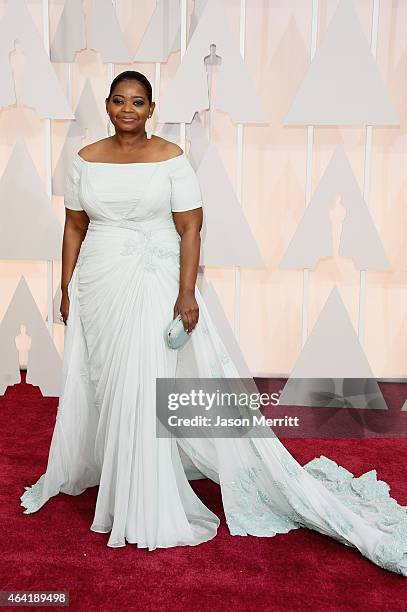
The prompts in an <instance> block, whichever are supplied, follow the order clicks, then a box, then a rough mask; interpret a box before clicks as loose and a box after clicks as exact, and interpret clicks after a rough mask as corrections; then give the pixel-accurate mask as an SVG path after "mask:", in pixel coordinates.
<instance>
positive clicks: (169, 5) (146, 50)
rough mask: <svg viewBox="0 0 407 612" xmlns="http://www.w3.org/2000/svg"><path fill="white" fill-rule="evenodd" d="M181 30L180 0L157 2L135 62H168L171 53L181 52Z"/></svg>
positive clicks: (161, 0)
mask: <svg viewBox="0 0 407 612" xmlns="http://www.w3.org/2000/svg"><path fill="white" fill-rule="evenodd" d="M179 30H180V5H179V0H157V4H156V7H155V10H154V13H153V14H152V16H151V19H150V21H149V23H148V25H147V28H146V30H145V32H144V35H143V37H142V39H141V41H140V44H139V45H138V47H137V51H136V53H135V56H134V59H133V62H160V63H165V62H168V59H169V55H170V53H174V52H175V51H178V50H179V46H180V45H179Z"/></svg>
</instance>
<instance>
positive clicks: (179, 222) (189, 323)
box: [173, 208, 203, 333]
mask: <svg viewBox="0 0 407 612" xmlns="http://www.w3.org/2000/svg"><path fill="white" fill-rule="evenodd" d="M173 218H174V223H175V227H176V228H177V232H178V234H179V235H180V236H181V245H180V280H179V293H178V298H177V301H176V302H175V306H174V318H175V317H176V316H177V315H178V314H180V315H181V317H182V321H183V323H184V329H185V331H187V332H188V333H190V332H191V331H192V330H193V329H194V327H195V325H196V324H197V323H198V319H199V307H198V303H197V301H196V299H195V283H196V278H197V275H198V266H199V256H200V251H201V235H200V231H201V228H202V222H203V210H202V208H196V209H194V210H188V211H186V212H173Z"/></svg>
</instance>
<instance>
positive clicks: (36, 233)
mask: <svg viewBox="0 0 407 612" xmlns="http://www.w3.org/2000/svg"><path fill="white" fill-rule="evenodd" d="M62 234H63V232H62V228H61V225H60V223H59V221H58V218H57V216H56V215H55V213H54V210H53V208H52V205H51V202H50V200H49V198H48V196H47V194H46V193H45V190H44V186H43V184H42V181H41V179H40V177H39V176H38V172H37V170H36V168H35V166H34V164H33V162H32V159H31V157H30V156H29V153H28V151H27V149H26V147H25V144H24V143H23V142H22V141H18V142H17V144H16V145H15V147H14V150H13V152H12V154H11V157H10V159H9V161H8V163H7V166H6V169H5V171H4V173H3V176H2V177H1V179H0V259H31V260H53V259H55V260H59V259H60V258H61V249H62Z"/></svg>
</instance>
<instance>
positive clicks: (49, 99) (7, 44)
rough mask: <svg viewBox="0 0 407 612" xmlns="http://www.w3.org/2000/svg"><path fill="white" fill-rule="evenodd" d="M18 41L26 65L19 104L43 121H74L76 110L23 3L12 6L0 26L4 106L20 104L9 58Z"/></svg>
mask: <svg viewBox="0 0 407 612" xmlns="http://www.w3.org/2000/svg"><path fill="white" fill-rule="evenodd" d="M15 40H17V41H18V42H19V43H20V44H21V45H22V47H23V49H24V54H25V61H26V63H25V66H24V73H23V75H22V77H21V100H19V102H21V103H22V104H24V105H25V106H28V107H30V108H33V109H35V110H36V112H37V113H38V115H39V116H40V117H41V118H42V119H72V118H73V114H72V110H71V109H70V107H69V104H68V102H67V100H66V98H65V96H64V93H63V91H62V89H61V86H60V84H59V80H58V78H57V76H56V74H55V72H54V69H53V67H52V64H51V62H50V61H49V57H48V56H47V54H46V53H45V49H44V45H43V43H42V41H41V39H40V37H39V34H38V31H37V29H36V27H35V25H34V22H33V20H32V18H31V15H30V13H29V11H28V9H27V7H26V6H25V3H24V2H23V0H13V1H12V2H9V3H8V5H7V7H6V10H5V13H4V15H3V19H2V20H1V22H0V82H1V83H2V87H1V88H0V106H3V107H4V106H9V105H10V104H14V103H15V102H16V97H15V88H14V79H13V74H12V70H11V65H10V57H9V54H10V52H12V51H13V50H14V46H15ZM44 92H46V95H44Z"/></svg>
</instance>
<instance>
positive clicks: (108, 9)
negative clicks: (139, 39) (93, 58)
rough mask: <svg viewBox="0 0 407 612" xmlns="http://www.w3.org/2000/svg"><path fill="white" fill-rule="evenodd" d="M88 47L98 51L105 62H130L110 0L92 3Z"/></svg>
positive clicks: (98, 0) (99, 0)
mask: <svg viewBox="0 0 407 612" xmlns="http://www.w3.org/2000/svg"><path fill="white" fill-rule="evenodd" d="M88 48H89V49H93V50H94V51H97V52H98V53H100V55H101V56H102V61H103V62H105V63H107V62H113V63H115V64H130V63H131V58H130V55H129V52H128V50H127V48H126V45H125V42H124V37H123V32H122V31H121V29H120V24H119V21H118V19H117V15H116V11H115V8H114V6H113V4H112V0H97V2H94V3H93V8H92V12H91V16H90V27H89V38H88Z"/></svg>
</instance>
